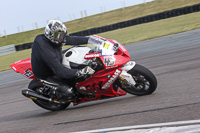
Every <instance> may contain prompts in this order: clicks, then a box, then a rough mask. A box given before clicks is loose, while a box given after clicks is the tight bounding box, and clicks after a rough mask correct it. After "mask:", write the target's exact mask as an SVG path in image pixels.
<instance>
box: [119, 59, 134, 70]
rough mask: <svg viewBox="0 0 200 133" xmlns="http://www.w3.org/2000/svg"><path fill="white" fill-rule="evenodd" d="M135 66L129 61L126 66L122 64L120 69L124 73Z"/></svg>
mask: <svg viewBox="0 0 200 133" xmlns="http://www.w3.org/2000/svg"><path fill="white" fill-rule="evenodd" d="M135 64H136V63H135V61H129V62H127V63H126V64H124V65H123V66H122V68H121V69H122V70H125V71H129V70H131V69H132V68H133V67H134V66H135Z"/></svg>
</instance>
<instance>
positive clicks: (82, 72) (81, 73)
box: [75, 66, 95, 78]
mask: <svg viewBox="0 0 200 133" xmlns="http://www.w3.org/2000/svg"><path fill="white" fill-rule="evenodd" d="M94 73H95V70H93V69H92V68H91V67H89V66H86V67H85V68H83V69H81V70H78V71H77V72H76V75H75V76H76V77H77V78H82V77H84V76H85V75H92V74H94Z"/></svg>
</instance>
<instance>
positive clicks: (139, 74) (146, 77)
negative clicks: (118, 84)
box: [122, 64, 157, 96]
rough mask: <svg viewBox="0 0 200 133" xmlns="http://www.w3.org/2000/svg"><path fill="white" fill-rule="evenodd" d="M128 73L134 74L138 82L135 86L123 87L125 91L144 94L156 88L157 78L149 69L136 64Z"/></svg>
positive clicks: (150, 92) (138, 94) (139, 94)
mask: <svg viewBox="0 0 200 133" xmlns="http://www.w3.org/2000/svg"><path fill="white" fill-rule="evenodd" d="M128 73H129V74H131V75H132V77H133V78H134V80H135V82H136V84H135V86H133V87H126V88H122V89H123V90H124V91H126V92H128V93H130V94H133V95H137V96H143V95H149V94H152V93H153V92H154V91H155V90H156V88H157V79H156V77H155V75H154V74H153V73H152V72H151V71H150V70H149V69H147V68H145V67H144V66H141V65H139V64H136V65H135V66H134V67H133V68H132V69H131V70H129V71H128ZM147 87H148V88H147Z"/></svg>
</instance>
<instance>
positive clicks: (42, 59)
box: [31, 20, 95, 101]
mask: <svg viewBox="0 0 200 133" xmlns="http://www.w3.org/2000/svg"><path fill="white" fill-rule="evenodd" d="M90 39H93V38H92V37H78V36H69V35H68V34H67V27H66V26H65V24H64V23H62V22H61V21H58V20H51V21H49V22H48V24H47V25H46V28H45V33H44V34H41V35H38V36H37V37H36V38H35V40H34V42H33V45H32V53H31V65H32V71H33V73H34V75H35V77H36V78H37V79H42V80H46V81H48V82H51V83H52V82H53V83H55V84H57V85H58V89H57V90H56V91H54V92H53V95H54V96H55V97H56V98H57V99H60V100H63V101H65V100H67V99H68V98H70V97H73V96H74V94H73V92H72V91H73V90H72V89H71V87H70V86H69V85H67V82H70V79H74V78H81V77H83V76H84V75H92V74H94V72H95V71H94V70H93V69H92V68H91V67H89V66H87V67H85V68H83V69H81V70H78V69H69V68H66V67H65V66H63V65H62V46H63V45H81V44H87V43H88V41H89V40H90Z"/></svg>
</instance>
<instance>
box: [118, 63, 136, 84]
mask: <svg viewBox="0 0 200 133" xmlns="http://www.w3.org/2000/svg"><path fill="white" fill-rule="evenodd" d="M135 64H136V63H135V62H134V61H129V62H127V63H126V64H124V65H123V67H122V68H121V69H122V70H123V71H122V73H121V74H120V77H121V78H123V79H125V80H126V81H128V82H129V83H130V84H132V85H135V84H136V83H135V80H134V79H133V77H132V76H131V75H130V74H129V73H127V71H129V70H131V69H132V68H133V67H134V66H135Z"/></svg>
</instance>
